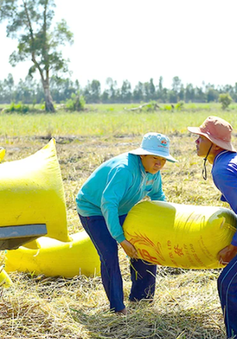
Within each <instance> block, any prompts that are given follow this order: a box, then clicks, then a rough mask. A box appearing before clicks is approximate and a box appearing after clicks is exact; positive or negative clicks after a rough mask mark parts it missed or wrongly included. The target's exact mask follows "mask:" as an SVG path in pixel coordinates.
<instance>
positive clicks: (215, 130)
mask: <svg viewBox="0 0 237 339" xmlns="http://www.w3.org/2000/svg"><path fill="white" fill-rule="evenodd" d="M188 130H189V131H190V132H192V133H195V134H198V139H197V140H196V149H197V155H198V156H200V157H203V158H204V168H203V177H204V179H205V180H206V178H207V177H206V167H205V166H206V160H208V162H209V163H210V164H211V165H212V171H211V173H212V178H213V181H214V184H215V185H216V187H217V188H218V189H219V190H220V192H221V193H222V195H221V200H222V201H226V202H228V203H229V205H230V207H231V208H232V210H233V211H234V212H235V213H236V214H237V153H236V150H235V148H234V147H233V145H232V143H231V132H232V126H231V125H230V124H229V123H228V122H227V121H225V120H223V119H221V118H219V117H214V116H210V117H208V118H207V119H206V120H205V121H204V123H203V124H202V125H201V126H200V127H188ZM236 254H237V232H236V233H235V234H234V237H233V239H232V242H231V244H230V245H229V246H227V247H225V248H224V249H223V250H221V251H220V252H219V260H220V263H221V264H223V265H226V264H227V266H226V267H225V268H224V269H223V271H222V273H221V275H220V277H219V278H218V292H219V296H220V301H221V306H222V310H223V314H224V318H225V326H226V332H227V338H232V337H235V336H237V256H236Z"/></svg>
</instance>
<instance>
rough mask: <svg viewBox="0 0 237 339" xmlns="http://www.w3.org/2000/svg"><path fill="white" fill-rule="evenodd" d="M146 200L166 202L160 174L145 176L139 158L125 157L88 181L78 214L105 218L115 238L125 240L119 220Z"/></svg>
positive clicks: (81, 193) (106, 165) (105, 165)
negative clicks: (148, 198)
mask: <svg viewBox="0 0 237 339" xmlns="http://www.w3.org/2000/svg"><path fill="white" fill-rule="evenodd" d="M145 196H149V197H150V198H151V200H161V201H165V200H166V199H165V195H164V192H163V190H162V181H161V174H160V172H157V173H156V174H151V173H146V171H145V169H144V167H143V165H142V162H141V159H140V157H139V156H138V155H134V154H130V153H124V154H121V155H119V156H117V157H114V158H112V159H110V160H108V161H106V162H105V163H103V164H102V165H100V166H99V167H98V168H97V169H96V170H95V171H94V172H93V173H92V174H91V176H90V177H89V178H88V179H87V181H86V182H85V183H84V185H83V186H82V188H81V189H80V191H79V193H78V195H77V197H76V204H77V212H78V213H79V214H80V215H82V216H83V217H87V216H98V215H100V216H103V217H104V218H105V220H106V224H107V227H108V229H109V231H110V233H111V235H112V237H113V238H114V239H115V240H117V241H118V242H119V243H120V242H122V241H123V240H125V237H124V233H123V229H122V226H121V225H120V223H119V216H121V215H124V214H127V213H128V212H129V210H130V209H131V208H132V207H133V206H134V205H135V204H136V203H137V202H139V201H140V200H142V199H143V198H144V197H145Z"/></svg>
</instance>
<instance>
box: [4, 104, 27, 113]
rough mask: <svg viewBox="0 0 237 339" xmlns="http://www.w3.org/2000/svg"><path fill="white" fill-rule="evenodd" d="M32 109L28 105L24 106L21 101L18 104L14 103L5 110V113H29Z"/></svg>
mask: <svg viewBox="0 0 237 339" xmlns="http://www.w3.org/2000/svg"><path fill="white" fill-rule="evenodd" d="M29 110H30V108H29V106H28V105H25V104H23V103H22V102H21V101H19V102H18V103H17V104H15V103H14V102H12V103H11V104H10V106H9V108H7V109H6V110H5V112H7V113H13V112H17V113H27V112H29Z"/></svg>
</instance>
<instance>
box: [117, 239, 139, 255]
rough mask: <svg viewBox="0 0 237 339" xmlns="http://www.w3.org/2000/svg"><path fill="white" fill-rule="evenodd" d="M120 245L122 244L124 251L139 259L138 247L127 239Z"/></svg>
mask: <svg viewBox="0 0 237 339" xmlns="http://www.w3.org/2000/svg"><path fill="white" fill-rule="evenodd" d="M120 245H121V246H122V248H123V250H124V252H125V253H126V254H127V255H128V256H129V257H130V258H134V259H137V258H138V254H137V250H136V248H135V247H134V246H133V245H132V244H131V243H130V242H129V241H127V240H123V241H122V242H121V243H120Z"/></svg>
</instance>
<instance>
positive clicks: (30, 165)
mask: <svg viewBox="0 0 237 339" xmlns="http://www.w3.org/2000/svg"><path fill="white" fill-rule="evenodd" d="M0 216H1V218H0V227H1V226H11V225H12V226H14V225H23V224H46V226H47V232H48V234H47V236H48V237H51V238H55V239H58V240H60V241H69V240H70V238H69V235H68V229H67V217H66V205H65V196H64V189H63V183H62V177H61V171H60V167H59V163H58V159H57V154H56V149H55V141H54V139H52V140H51V141H50V142H49V143H48V144H47V145H46V146H45V147H43V148H42V149H41V150H39V151H38V152H36V153H35V154H33V155H31V156H29V157H27V158H25V159H21V160H16V161H11V162H5V163H2V164H0Z"/></svg>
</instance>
